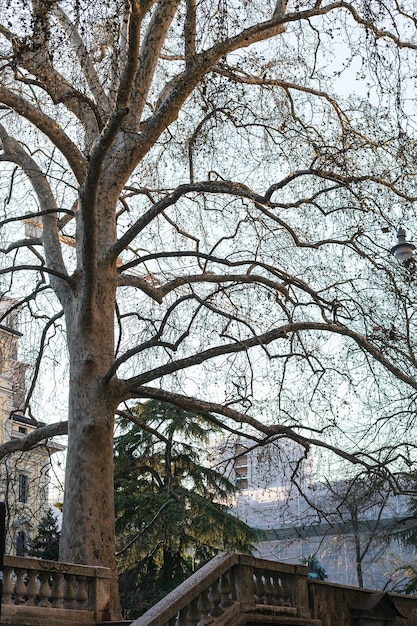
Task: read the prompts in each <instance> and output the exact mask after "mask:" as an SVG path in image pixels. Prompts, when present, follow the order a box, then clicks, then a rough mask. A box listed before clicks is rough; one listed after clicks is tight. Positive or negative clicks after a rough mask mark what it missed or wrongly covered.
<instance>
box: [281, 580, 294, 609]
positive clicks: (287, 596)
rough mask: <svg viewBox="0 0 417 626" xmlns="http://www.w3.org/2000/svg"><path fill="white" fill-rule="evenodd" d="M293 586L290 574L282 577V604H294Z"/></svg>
mask: <svg viewBox="0 0 417 626" xmlns="http://www.w3.org/2000/svg"><path fill="white" fill-rule="evenodd" d="M292 593H293V586H292V584H291V579H290V577H289V576H282V577H281V604H283V605H284V606H292V604H293V603H292Z"/></svg>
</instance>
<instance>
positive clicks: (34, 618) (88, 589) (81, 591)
mask: <svg viewBox="0 0 417 626" xmlns="http://www.w3.org/2000/svg"><path fill="white" fill-rule="evenodd" d="M110 578H111V574H110V570H109V569H107V568H105V567H89V566H84V565H73V564H70V563H60V562H56V561H44V560H40V559H32V558H31V559H28V558H23V557H18V556H5V557H4V572H3V597H2V606H1V623H2V624H19V626H24V625H26V624H27V625H29V626H48V625H51V626H56V625H57V624H63V625H64V624H72V625H78V626H95V624H96V623H97V622H102V621H105V620H106V619H108V607H109V598H110Z"/></svg>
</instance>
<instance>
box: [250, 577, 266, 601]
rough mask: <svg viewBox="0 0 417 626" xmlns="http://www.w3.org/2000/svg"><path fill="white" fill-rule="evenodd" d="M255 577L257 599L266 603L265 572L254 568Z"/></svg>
mask: <svg viewBox="0 0 417 626" xmlns="http://www.w3.org/2000/svg"><path fill="white" fill-rule="evenodd" d="M253 573H254V578H255V600H256V602H257V604H265V585H264V581H263V572H262V571H261V570H259V569H255V570H253Z"/></svg>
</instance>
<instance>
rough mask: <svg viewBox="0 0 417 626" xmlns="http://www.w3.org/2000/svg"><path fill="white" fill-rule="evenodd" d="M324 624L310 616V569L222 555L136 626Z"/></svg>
mask: <svg viewBox="0 0 417 626" xmlns="http://www.w3.org/2000/svg"><path fill="white" fill-rule="evenodd" d="M208 624H212V626H240V625H242V626H252V625H253V626H255V625H257V626H260V625H262V624H280V625H281V626H321V625H322V622H321V620H319V619H314V618H313V617H312V615H311V610H310V607H309V598H308V585H307V568H306V567H304V566H302V565H288V564H285V563H276V562H273V561H266V560H263V559H256V558H253V557H250V556H246V555H243V554H220V555H219V556H217V557H215V558H214V559H212V560H211V561H210V562H209V563H207V564H206V565H205V566H204V567H202V568H201V569H200V570H198V571H197V572H196V573H195V574H193V575H192V576H191V577H190V578H188V579H187V580H186V581H184V582H183V583H182V584H181V585H179V587H177V588H176V589H174V591H172V592H171V593H170V594H169V595H167V596H166V597H165V598H163V599H162V600H161V601H160V602H158V604H156V605H155V606H153V607H152V608H151V609H150V610H149V611H147V612H146V613H145V614H144V615H142V616H141V617H139V618H138V619H137V620H135V621H134V622H133V623H132V626H206V625H208Z"/></svg>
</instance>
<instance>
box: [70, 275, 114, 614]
mask: <svg viewBox="0 0 417 626" xmlns="http://www.w3.org/2000/svg"><path fill="white" fill-rule="evenodd" d="M99 276H100V277H99V279H98V284H97V285H96V286H95V287H94V290H93V291H91V289H90V286H89V285H87V286H86V284H81V282H82V279H80V285H81V286H80V285H79V286H78V291H77V293H76V294H75V295H74V299H73V301H72V302H71V303H70V304H68V306H67V309H66V324H67V329H68V347H69V355H70V384H69V410H68V451H67V465H66V474H65V499H64V516H63V518H64V519H63V526H62V536H61V543H60V553H59V558H60V560H62V561H69V562H75V563H80V564H85V565H99V566H103V567H110V568H111V570H112V572H113V577H112V589H111V601H110V606H109V619H120V618H121V611H120V601H119V591H118V584H117V570H116V557H115V529H114V492H113V489H114V487H113V484H114V477H113V437H114V413H115V410H116V408H117V405H118V402H119V400H118V397H117V394H116V393H115V385H114V384H113V383H112V382H108V383H105V382H103V377H104V375H105V374H106V372H107V371H108V369H109V367H110V365H111V363H112V362H113V359H114V332H113V327H114V302H115V289H116V276H117V274H116V268H115V267H112V268H108V269H107V271H106V268H103V270H102V271H101V272H100V273H99ZM82 290H84V291H85V293H88V297H83V293H82ZM91 293H92V294H93V295H92V297H91Z"/></svg>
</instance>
